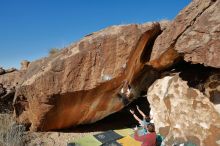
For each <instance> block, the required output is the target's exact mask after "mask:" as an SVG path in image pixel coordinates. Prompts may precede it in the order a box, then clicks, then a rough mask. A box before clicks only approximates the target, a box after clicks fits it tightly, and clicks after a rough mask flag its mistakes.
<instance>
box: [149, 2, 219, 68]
mask: <svg viewBox="0 0 220 146" xmlns="http://www.w3.org/2000/svg"><path fill="white" fill-rule="evenodd" d="M219 46H220V1H218V0H217V1H214V0H202V1H201V0H194V1H192V2H191V3H190V4H189V5H188V6H187V7H186V8H185V9H183V10H182V11H181V12H180V13H179V14H178V15H177V17H176V18H175V20H174V21H172V23H171V24H170V25H169V26H168V27H167V28H166V29H165V30H164V31H163V32H162V34H161V35H160V36H159V37H158V38H157V39H156V41H155V44H154V47H153V50H152V54H151V61H150V64H151V65H152V66H153V67H154V68H158V69H163V68H166V67H168V66H170V65H172V64H173V63H174V62H175V60H176V59H177V58H179V57H180V56H181V57H183V58H184V60H186V61H187V62H192V63H195V64H196V63H200V64H204V65H205V66H211V67H216V68H219V67H220V58H219V57H218V56H219V55H220V49H219Z"/></svg>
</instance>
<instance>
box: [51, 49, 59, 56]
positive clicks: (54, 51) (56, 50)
mask: <svg viewBox="0 0 220 146" xmlns="http://www.w3.org/2000/svg"><path fill="white" fill-rule="evenodd" d="M59 51H60V49H57V48H51V49H50V51H49V55H53V54H56V53H58V52H59Z"/></svg>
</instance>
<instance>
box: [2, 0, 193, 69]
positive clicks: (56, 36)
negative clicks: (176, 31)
mask: <svg viewBox="0 0 220 146" xmlns="http://www.w3.org/2000/svg"><path fill="white" fill-rule="evenodd" d="M189 3H190V0H0V66H3V67H4V68H9V67H16V68H20V62H21V61H22V60H24V59H26V60H30V61H33V60H36V59H38V58H41V57H44V56H47V54H48V52H49V50H50V48H62V47H64V46H67V45H69V44H70V43H72V42H75V41H77V40H79V39H80V38H82V37H83V36H84V35H86V34H89V33H91V32H94V31H98V30H100V29H103V28H105V27H108V26H110V25H117V24H128V23H144V22H149V21H160V20H162V19H169V20H172V19H174V18H175V16H176V15H177V14H178V12H179V11H180V10H182V9H183V8H184V7H185V6H186V5H188V4H189Z"/></svg>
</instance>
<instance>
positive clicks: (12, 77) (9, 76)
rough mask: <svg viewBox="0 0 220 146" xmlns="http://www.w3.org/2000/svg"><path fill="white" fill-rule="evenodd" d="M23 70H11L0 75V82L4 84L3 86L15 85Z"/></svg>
mask: <svg viewBox="0 0 220 146" xmlns="http://www.w3.org/2000/svg"><path fill="white" fill-rule="evenodd" d="M23 74H24V72H21V71H13V72H10V73H6V74H3V75H0V83H1V84H3V85H4V87H5V88H6V87H10V88H11V87H15V86H16V85H17V83H18V82H19V81H20V80H21V78H22V75H23Z"/></svg>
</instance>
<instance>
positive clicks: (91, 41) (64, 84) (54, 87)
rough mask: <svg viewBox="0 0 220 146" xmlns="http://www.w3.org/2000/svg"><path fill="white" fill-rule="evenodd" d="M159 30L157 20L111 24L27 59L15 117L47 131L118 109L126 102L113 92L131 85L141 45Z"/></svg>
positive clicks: (139, 63) (140, 65)
mask: <svg viewBox="0 0 220 146" xmlns="http://www.w3.org/2000/svg"><path fill="white" fill-rule="evenodd" d="M160 31H161V30H160V26H159V24H158V23H148V24H143V25H121V26H112V27H109V28H106V29H104V30H101V31H99V32H95V33H93V34H90V35H88V36H86V37H85V38H83V39H82V40H81V41H79V42H77V43H75V44H72V45H71V46H69V47H68V48H65V49H63V50H61V51H60V52H58V53H56V54H54V55H52V56H50V57H47V58H43V59H40V60H38V61H35V62H31V63H30V64H29V66H28V68H27V71H26V74H25V75H24V77H23V80H22V81H21V83H20V86H19V87H18V88H17V91H16V99H15V113H16V115H17V119H18V120H19V121H20V122H23V123H26V124H30V125H31V130H34V131H36V130H37V131H48V130H52V129H60V128H67V127H70V126H75V125H79V124H85V123H92V122H95V121H97V120H100V119H102V118H104V117H106V116H108V115H110V114H111V113H114V112H116V111H119V110H120V109H122V108H123V107H124V106H125V105H124V104H123V102H122V101H121V99H120V98H118V96H117V93H118V92H119V91H120V89H121V85H122V84H123V82H124V81H127V82H128V83H130V84H131V85H133V86H135V84H133V81H134V80H135V76H136V75H137V74H138V73H139V72H140V71H141V70H142V69H143V66H144V64H145V62H143V61H142V60H141V57H143V55H144V54H143V52H144V49H147V48H146V47H145V46H146V44H147V43H149V41H152V39H155V38H156V37H157V35H159V33H160ZM145 51H146V50H145ZM134 94H135V95H138V94H139V91H135V87H134ZM131 100H132V99H131ZM18 105H19V106H18Z"/></svg>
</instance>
